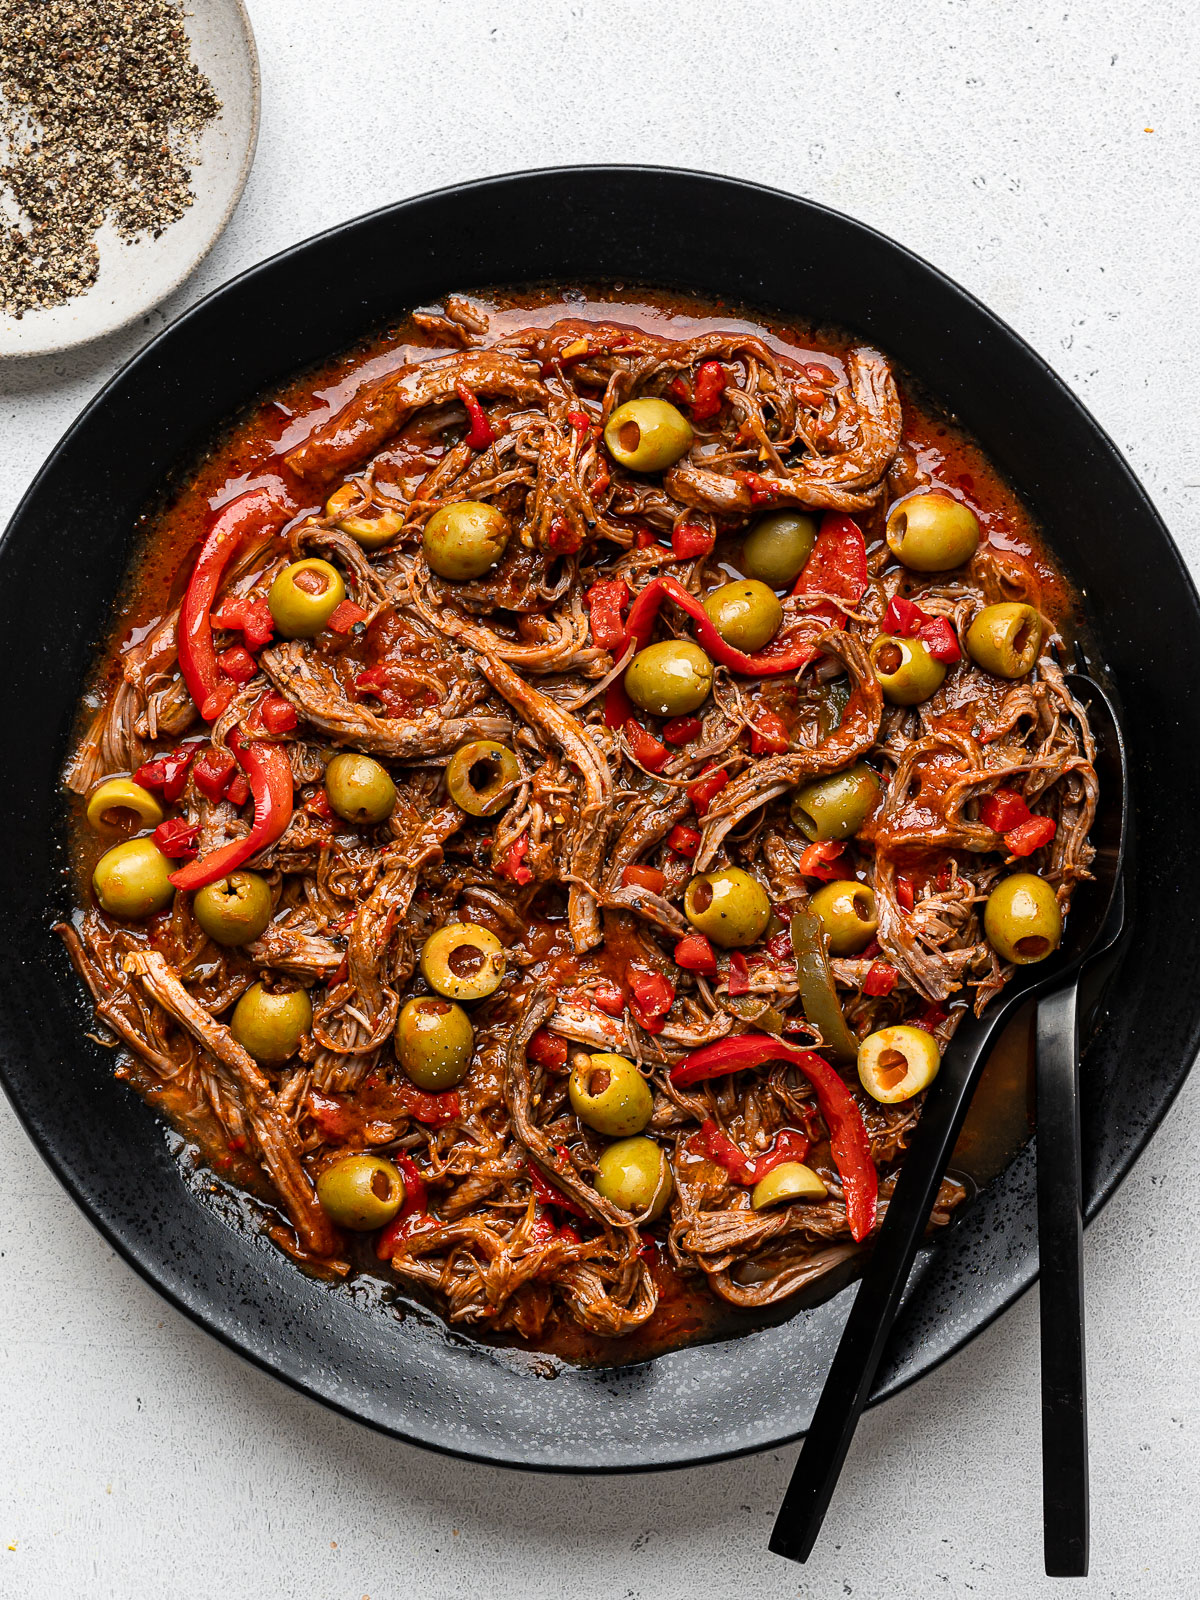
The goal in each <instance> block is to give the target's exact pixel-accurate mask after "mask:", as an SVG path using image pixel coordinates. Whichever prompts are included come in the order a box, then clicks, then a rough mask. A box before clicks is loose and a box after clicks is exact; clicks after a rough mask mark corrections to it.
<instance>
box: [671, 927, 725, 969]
mask: <svg viewBox="0 0 1200 1600" xmlns="http://www.w3.org/2000/svg"><path fill="white" fill-rule="evenodd" d="M675 965H676V966H677V967H682V968H683V970H684V971H685V972H703V973H705V974H707V975H708V976H709V977H712V976H713V975H714V974H715V972H716V970H717V957H716V953H715V951H714V950H713V947H712V945H711V943H710V942H709V940H708V939H706V938H705V937H704V935H703V934H702V933H689V934H688V935H687V937H686V938H683V939H680V941H679V943H678V944H677V945H676V946H675Z"/></svg>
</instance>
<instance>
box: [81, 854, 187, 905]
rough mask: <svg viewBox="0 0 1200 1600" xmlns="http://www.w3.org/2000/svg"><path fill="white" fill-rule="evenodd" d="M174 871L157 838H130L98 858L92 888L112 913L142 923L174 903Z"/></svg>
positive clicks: (173, 865)
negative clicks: (172, 899) (172, 881)
mask: <svg viewBox="0 0 1200 1600" xmlns="http://www.w3.org/2000/svg"><path fill="white" fill-rule="evenodd" d="M174 870H175V864H174V862H172V861H168V859H167V857H166V856H165V855H163V853H162V851H161V850H160V849H159V848H158V846H157V845H156V844H155V842H154V840H153V839H126V841H125V843H124V844H115V845H113V847H112V849H111V850H106V851H105V852H104V854H103V855H102V856H101V857H100V859H99V861H97V863H96V870H95V871H94V872H93V873H92V887H93V888H94V889H95V891H96V898H97V900H99V902H100V904H101V905H102V906H103V908H104V909H105V911H107V912H108V913H109V914H110V916H114V917H126V918H128V919H129V920H130V921H131V922H141V921H142V920H143V918H145V917H152V916H153V915H154V913H155V912H156V911H162V910H163V908H164V907H165V906H169V905H170V903H171V898H172V896H173V895H174V893H175V890H174V887H173V886H172V883H171V873H172V872H173V871H174Z"/></svg>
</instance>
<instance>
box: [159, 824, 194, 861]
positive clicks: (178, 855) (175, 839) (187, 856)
mask: <svg viewBox="0 0 1200 1600" xmlns="http://www.w3.org/2000/svg"><path fill="white" fill-rule="evenodd" d="M199 832H200V824H199V823H198V822H187V821H185V819H184V818H183V817H172V818H171V820H170V821H169V822H160V823H159V825H158V827H157V828H155V830H154V842H155V844H156V845H157V846H158V848H159V849H160V850H161V851H162V853H163V855H165V856H170V857H171V858H172V860H174V861H190V860H191V858H192V857H193V856H194V855H195V854H196V836H197V835H198V834H199Z"/></svg>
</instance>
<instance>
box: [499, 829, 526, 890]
mask: <svg viewBox="0 0 1200 1600" xmlns="http://www.w3.org/2000/svg"><path fill="white" fill-rule="evenodd" d="M528 849H529V835H528V833H522V834H520V835H518V837H517V838H515V839H514V840H513V842H512V843H511V844H510V845H509V847H508V849H507V850H506V851H505V852H504V854H503V855H502V856H501V857H500V860H499V862H498V863H497V865H496V868H495V872H496V876H497V877H499V878H511V879H512V881H513V882H514V883H532V882H533V873H532V872H530V870H529V868H528V867H527V866H526V865H525V855H526V852H527V851H528Z"/></svg>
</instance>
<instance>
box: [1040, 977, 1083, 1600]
mask: <svg viewBox="0 0 1200 1600" xmlns="http://www.w3.org/2000/svg"><path fill="white" fill-rule="evenodd" d="M1077 1001H1078V985H1077V983H1069V984H1067V985H1066V987H1065V988H1062V989H1059V990H1057V991H1055V992H1053V993H1051V994H1048V995H1044V996H1043V997H1042V999H1041V1000H1040V1001H1039V1002H1038V1011H1037V1204H1038V1251H1039V1254H1040V1258H1041V1291H1040V1293H1041V1334H1042V1516H1043V1522H1044V1543H1045V1555H1046V1571H1047V1573H1048V1574H1049V1575H1050V1576H1051V1577H1054V1578H1071V1577H1084V1576H1086V1574H1087V1570H1088V1445H1087V1390H1086V1387H1085V1385H1086V1377H1085V1371H1084V1331H1083V1216H1082V1213H1081V1210H1080V1195H1081V1194H1082V1192H1083V1190H1082V1185H1081V1179H1082V1171H1081V1166H1082V1163H1081V1158H1080V1149H1079V1023H1078V1016H1077Z"/></svg>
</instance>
